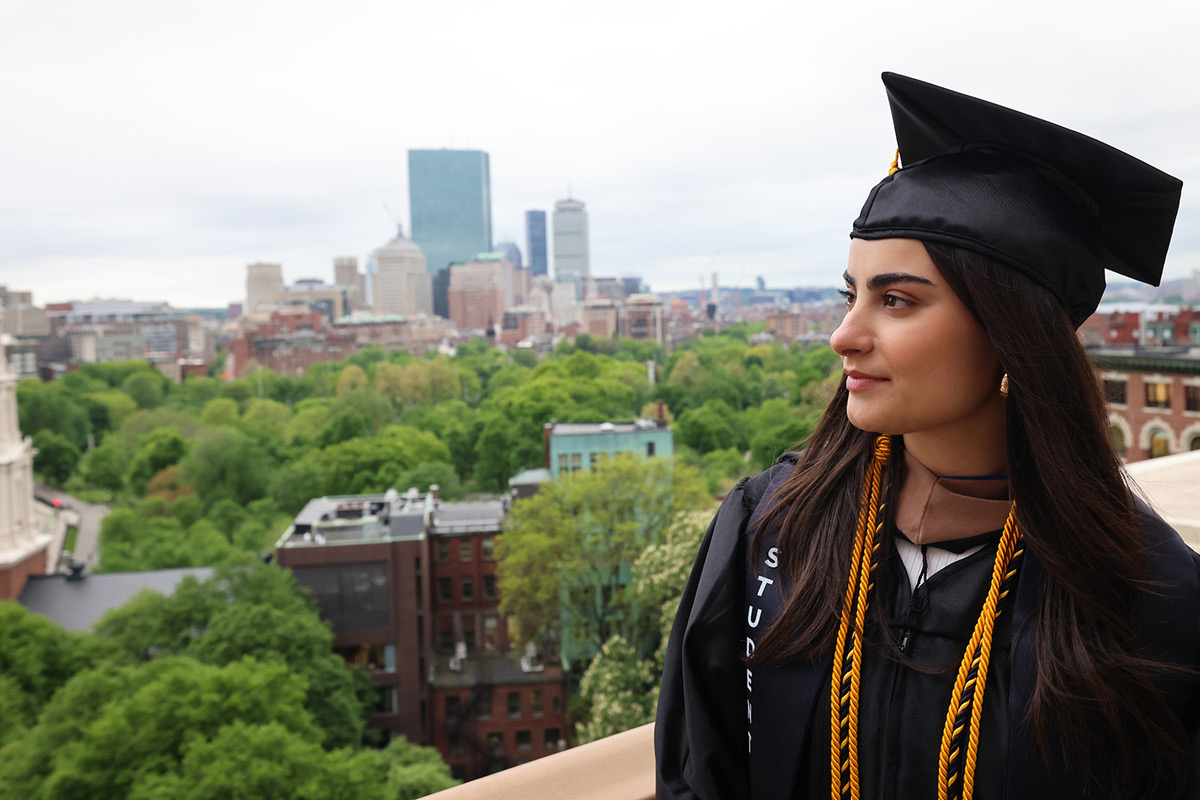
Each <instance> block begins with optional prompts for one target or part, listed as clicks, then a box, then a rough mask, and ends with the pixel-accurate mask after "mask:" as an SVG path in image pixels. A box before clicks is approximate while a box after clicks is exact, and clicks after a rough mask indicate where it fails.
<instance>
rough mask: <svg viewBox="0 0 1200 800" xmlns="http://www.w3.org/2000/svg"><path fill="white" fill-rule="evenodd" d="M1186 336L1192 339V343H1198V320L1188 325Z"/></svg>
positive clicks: (1199, 338) (1199, 331)
mask: <svg viewBox="0 0 1200 800" xmlns="http://www.w3.org/2000/svg"><path fill="white" fill-rule="evenodd" d="M1188 338H1189V339H1191V340H1192V344H1200V322H1193V323H1192V324H1191V325H1189V326H1188Z"/></svg>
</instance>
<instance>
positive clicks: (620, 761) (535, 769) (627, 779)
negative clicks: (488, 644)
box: [425, 723, 654, 800]
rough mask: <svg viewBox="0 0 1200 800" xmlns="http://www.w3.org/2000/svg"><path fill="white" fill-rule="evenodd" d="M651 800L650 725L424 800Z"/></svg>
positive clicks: (480, 779) (652, 794)
mask: <svg viewBox="0 0 1200 800" xmlns="http://www.w3.org/2000/svg"><path fill="white" fill-rule="evenodd" d="M563 798H570V799H571V800H654V723H650V724H649V725H643V726H642V727H640V728H634V729H633V730H631V731H625V732H624V733H618V734H616V735H614V736H609V737H607V738H605V739H600V740H599V741H595V742H589V743H588V744H584V745H580V746H579V747H573V748H571V749H570V750H566V751H564V752H562V753H555V754H554V755H552V756H546V757H545V758H539V759H538V760H537V761H531V762H529V763H528V764H522V765H520V766H517V767H511V768H509V769H506V770H504V771H503V772H497V773H496V774H495V775H488V776H487V777H486V778H479V779H477V780H473V781H469V782H467V783H464V784H462V785H461V786H456V787H454V788H453V789H447V790H445V791H444V792H438V793H437V794H431V795H429V796H428V797H427V798H426V799H425V800H563Z"/></svg>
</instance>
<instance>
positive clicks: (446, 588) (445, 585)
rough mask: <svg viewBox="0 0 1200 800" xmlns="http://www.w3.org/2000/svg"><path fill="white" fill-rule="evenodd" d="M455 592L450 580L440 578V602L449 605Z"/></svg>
mask: <svg viewBox="0 0 1200 800" xmlns="http://www.w3.org/2000/svg"><path fill="white" fill-rule="evenodd" d="M453 592H454V590H453V589H452V588H451V584H450V579H449V578H438V600H441V601H442V602H443V603H449V602H450V600H451V598H452V595H453Z"/></svg>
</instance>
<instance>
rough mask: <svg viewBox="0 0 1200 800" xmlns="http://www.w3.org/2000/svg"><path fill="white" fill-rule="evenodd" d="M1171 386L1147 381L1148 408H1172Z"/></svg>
mask: <svg viewBox="0 0 1200 800" xmlns="http://www.w3.org/2000/svg"><path fill="white" fill-rule="evenodd" d="M1170 407H1171V384H1169V383H1159V382H1157V381H1146V408H1170Z"/></svg>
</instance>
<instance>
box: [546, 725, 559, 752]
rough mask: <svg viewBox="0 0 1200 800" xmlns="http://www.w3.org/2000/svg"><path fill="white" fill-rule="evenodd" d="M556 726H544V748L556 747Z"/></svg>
mask: <svg viewBox="0 0 1200 800" xmlns="http://www.w3.org/2000/svg"><path fill="white" fill-rule="evenodd" d="M558 738H559V736H558V728H546V749H547V750H557V749H558Z"/></svg>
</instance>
